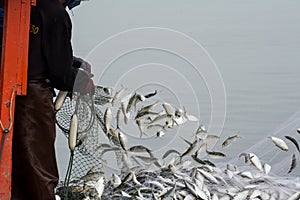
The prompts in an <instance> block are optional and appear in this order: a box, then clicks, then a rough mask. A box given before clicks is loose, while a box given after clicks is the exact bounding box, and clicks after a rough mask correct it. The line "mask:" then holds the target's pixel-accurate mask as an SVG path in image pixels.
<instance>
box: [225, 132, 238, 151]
mask: <svg viewBox="0 0 300 200" xmlns="http://www.w3.org/2000/svg"><path fill="white" fill-rule="evenodd" d="M239 137H240V134H236V135H234V136H230V137H228V138H227V139H226V140H225V141H224V142H223V143H222V148H225V147H227V146H228V145H230V144H231V143H232V142H234V141H235V140H236V139H237V138H239Z"/></svg>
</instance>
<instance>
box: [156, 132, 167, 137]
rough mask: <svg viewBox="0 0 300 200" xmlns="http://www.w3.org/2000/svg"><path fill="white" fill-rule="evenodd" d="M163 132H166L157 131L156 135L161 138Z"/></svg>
mask: <svg viewBox="0 0 300 200" xmlns="http://www.w3.org/2000/svg"><path fill="white" fill-rule="evenodd" d="M165 134H166V133H165V132H163V131H157V133H156V137H158V138H161V137H163V136H164V135H165Z"/></svg>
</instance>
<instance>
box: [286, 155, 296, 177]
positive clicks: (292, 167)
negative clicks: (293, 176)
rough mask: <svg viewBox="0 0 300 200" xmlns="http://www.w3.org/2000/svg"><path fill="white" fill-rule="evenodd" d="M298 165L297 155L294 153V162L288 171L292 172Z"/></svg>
mask: <svg viewBox="0 0 300 200" xmlns="http://www.w3.org/2000/svg"><path fill="white" fill-rule="evenodd" d="M296 166H297V160H296V155H295V154H293V157H292V163H291V166H290V169H289V171H288V173H291V172H292V171H293V169H295V167H296Z"/></svg>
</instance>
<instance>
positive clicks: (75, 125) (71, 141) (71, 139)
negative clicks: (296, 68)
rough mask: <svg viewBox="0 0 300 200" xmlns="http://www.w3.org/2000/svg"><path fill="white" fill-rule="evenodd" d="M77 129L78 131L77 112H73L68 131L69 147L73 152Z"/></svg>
mask: <svg viewBox="0 0 300 200" xmlns="http://www.w3.org/2000/svg"><path fill="white" fill-rule="evenodd" d="M77 131H78V117H77V114H76V113H74V114H73V115H72V118H71V123H70V133H69V148H70V150H71V152H73V151H74V150H75V147H76V140H77Z"/></svg>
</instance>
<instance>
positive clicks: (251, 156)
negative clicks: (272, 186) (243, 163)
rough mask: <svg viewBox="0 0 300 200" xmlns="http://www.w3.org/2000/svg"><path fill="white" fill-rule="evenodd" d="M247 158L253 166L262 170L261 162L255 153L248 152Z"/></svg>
mask: <svg viewBox="0 0 300 200" xmlns="http://www.w3.org/2000/svg"><path fill="white" fill-rule="evenodd" d="M249 160H250V162H251V163H252V165H253V166H255V167H256V168H257V169H259V170H260V171H263V168H262V165H261V162H260V160H259V158H258V157H257V155H255V154H254V153H249Z"/></svg>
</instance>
